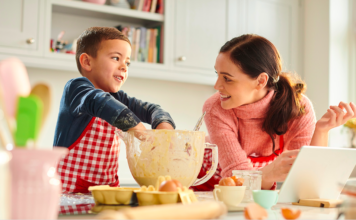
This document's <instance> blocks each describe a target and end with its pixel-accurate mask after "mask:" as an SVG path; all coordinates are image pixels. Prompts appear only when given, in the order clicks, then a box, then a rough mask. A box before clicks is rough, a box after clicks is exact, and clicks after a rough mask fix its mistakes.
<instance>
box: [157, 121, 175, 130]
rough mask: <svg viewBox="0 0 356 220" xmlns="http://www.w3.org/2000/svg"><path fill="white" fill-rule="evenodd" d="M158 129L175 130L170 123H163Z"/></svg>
mask: <svg viewBox="0 0 356 220" xmlns="http://www.w3.org/2000/svg"><path fill="white" fill-rule="evenodd" d="M156 129H167V130H174V128H173V126H172V125H171V124H169V123H168V122H162V123H161V124H159V125H158V126H157V127H156Z"/></svg>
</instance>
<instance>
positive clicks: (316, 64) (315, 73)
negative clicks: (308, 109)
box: [303, 0, 354, 147]
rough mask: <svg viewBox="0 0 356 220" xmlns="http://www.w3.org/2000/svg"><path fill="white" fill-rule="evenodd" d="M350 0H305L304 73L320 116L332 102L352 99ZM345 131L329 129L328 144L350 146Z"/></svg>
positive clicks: (317, 113) (317, 115)
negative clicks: (350, 86) (350, 85)
mask: <svg viewBox="0 0 356 220" xmlns="http://www.w3.org/2000/svg"><path fill="white" fill-rule="evenodd" d="M351 1H353V0H313V1H309V0H305V1H304V74H303V76H304V79H305V81H306V83H307V86H308V90H307V93H306V94H307V96H308V97H309V98H310V99H311V100H312V102H313V105H314V108H315V112H316V117H317V119H320V118H321V117H322V115H323V114H324V113H325V112H326V110H327V109H328V108H329V106H330V105H338V104H339V102H340V101H344V102H350V101H352V100H351V97H350V88H349V84H350V81H351V79H352V77H351V74H354V73H350V68H349V66H350V63H349V61H350V60H349V59H350V40H349V36H350V30H351V29H350V16H349V7H350V5H349V4H350V2H351ZM351 83H352V82H351ZM342 130H343V127H342V126H340V127H338V128H335V129H332V130H331V131H330V135H329V146H333V147H345V146H349V135H348V133H347V132H343V131H342ZM344 130H345V129H344Z"/></svg>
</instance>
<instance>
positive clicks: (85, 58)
mask: <svg viewBox="0 0 356 220" xmlns="http://www.w3.org/2000/svg"><path fill="white" fill-rule="evenodd" d="M90 58H91V57H90V56H89V55H88V54H87V53H82V54H81V55H80V57H79V62H80V65H81V67H82V68H83V69H84V70H85V71H87V72H90V71H91V69H92V66H91V59H90Z"/></svg>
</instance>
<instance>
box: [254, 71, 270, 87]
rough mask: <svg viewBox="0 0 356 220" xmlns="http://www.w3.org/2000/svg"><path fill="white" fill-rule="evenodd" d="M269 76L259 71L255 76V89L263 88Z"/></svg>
mask: <svg viewBox="0 0 356 220" xmlns="http://www.w3.org/2000/svg"><path fill="white" fill-rule="evenodd" d="M268 79H269V76H268V74H267V73H261V74H260V75H259V76H258V77H257V87H256V89H257V90H260V89H263V88H265V87H266V85H267V82H268Z"/></svg>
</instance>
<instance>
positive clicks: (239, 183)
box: [231, 176, 245, 186]
mask: <svg viewBox="0 0 356 220" xmlns="http://www.w3.org/2000/svg"><path fill="white" fill-rule="evenodd" d="M231 178H232V179H233V180H234V181H235V185H236V186H242V185H243V184H244V181H245V180H244V178H237V177H236V176H232V177H231Z"/></svg>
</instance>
